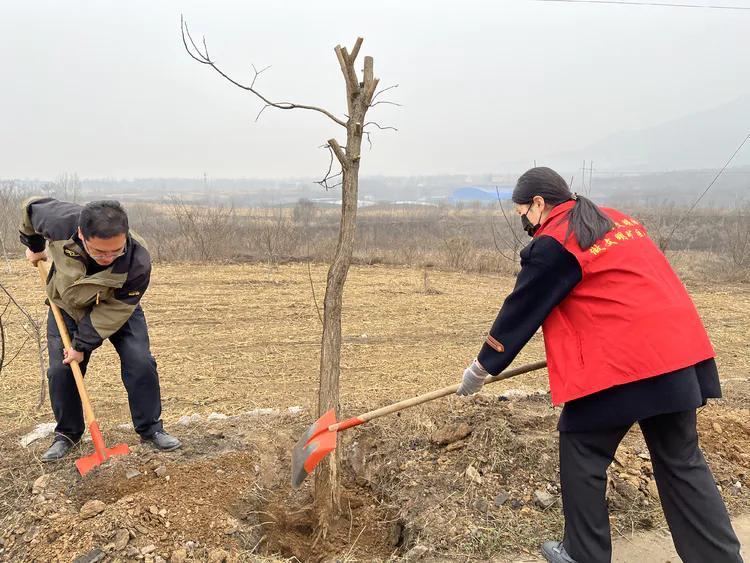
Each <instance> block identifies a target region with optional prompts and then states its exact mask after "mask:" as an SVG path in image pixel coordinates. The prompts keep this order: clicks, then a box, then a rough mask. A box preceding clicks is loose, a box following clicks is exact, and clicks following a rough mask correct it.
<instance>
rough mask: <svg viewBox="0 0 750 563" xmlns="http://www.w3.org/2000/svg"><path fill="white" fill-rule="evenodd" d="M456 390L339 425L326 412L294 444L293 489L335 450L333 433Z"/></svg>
mask: <svg viewBox="0 0 750 563" xmlns="http://www.w3.org/2000/svg"><path fill="white" fill-rule="evenodd" d="M545 367H547V362H545V361H542V362H534V363H533V364H526V365H523V366H520V367H517V368H514V369H509V370H506V371H504V372H502V373H499V374H498V375H490V376H488V377H487V379H485V380H484V384H485V385H486V384H488V383H494V382H495V381H500V380H503V379H508V378H509V377H513V376H514V375H520V374H522V373H528V372H530V371H535V370H538V369H543V368H545ZM457 390H458V384H456V385H451V386H449V387H443V388H442V389H437V390H435V391H431V392H429V393H425V394H424V395H419V396H418V397H413V398H411V399H405V400H403V401H399V402H398V403H393V404H392V405H388V406H386V407H382V408H380V409H377V410H374V411H370V412H366V413H365V414H361V415H359V416H355V417H352V418H349V419H347V420H344V421H342V422H336V413H335V412H334V410H333V409H331V410H329V411H328V412H326V413H325V414H324V415H323V416H321V417H320V418H319V419H318V420H316V421H315V422H314V423H313V425H312V426H310V428H308V429H307V432H305V433H304V434H303V436H302V437H301V438H300V439H299V440H298V441H297V444H296V445H295V446H294V450H293V451H292V487H294V488H295V489H298V488H299V486H300V485H301V484H302V482H303V481H304V480H305V478H306V477H307V476H308V475H309V474H310V473H312V471H313V469H315V466H316V465H318V464H319V463H320V462H321V461H322V460H323V458H324V457H326V456H327V455H328V454H329V453H331V452H332V451H333V450H334V449H336V432H340V431H341V430H346V429H347V428H352V427H354V426H359V425H360V424H364V423H365V422H368V421H370V420H372V419H374V418H379V417H381V416H385V415H387V414H391V413H394V412H398V411H400V410H404V409H407V408H409V407H413V406H416V405H421V404H422V403H426V402H428V401H432V400H433V399H439V398H440V397H445V396H446V395H452V394H453V393H455V392H456V391H457Z"/></svg>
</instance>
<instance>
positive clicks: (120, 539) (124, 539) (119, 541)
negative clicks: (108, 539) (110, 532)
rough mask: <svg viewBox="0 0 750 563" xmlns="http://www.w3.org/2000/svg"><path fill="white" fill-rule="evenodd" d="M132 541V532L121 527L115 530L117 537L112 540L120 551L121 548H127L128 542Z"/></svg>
mask: <svg viewBox="0 0 750 563" xmlns="http://www.w3.org/2000/svg"><path fill="white" fill-rule="evenodd" d="M129 541H130V533H129V532H128V531H127V530H125V529H124V528H120V529H119V530H117V532H115V539H114V541H113V542H112V543H113V545H114V547H115V550H117V551H120V550H121V549H125V548H126V547H127V545H128V542H129Z"/></svg>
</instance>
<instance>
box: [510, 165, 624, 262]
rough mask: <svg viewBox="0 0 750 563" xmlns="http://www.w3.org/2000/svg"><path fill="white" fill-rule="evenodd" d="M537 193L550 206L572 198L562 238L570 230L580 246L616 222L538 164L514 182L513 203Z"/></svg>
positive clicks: (584, 245)
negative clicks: (572, 203) (571, 206)
mask: <svg viewBox="0 0 750 563" xmlns="http://www.w3.org/2000/svg"><path fill="white" fill-rule="evenodd" d="M537 195H538V196H541V197H542V198H544V201H545V203H547V204H549V205H552V206H553V207H555V206H557V205H560V204H561V203H564V202H566V201H570V200H571V199H572V200H575V205H574V206H573V209H571V210H570V212H569V215H568V231H567V233H566V234H565V240H566V241H567V239H568V237H569V236H570V234H571V233H573V234H574V235H575V237H576V240H577V241H578V245H579V246H580V247H581V249H582V250H586V249H588V248H590V247H591V246H592V245H593V244H594V243H595V242H596V241H597V240H599V239H600V238H602V237H603V236H604V235H605V234H607V232H609V231H610V230H611V229H613V228H614V226H615V224H614V222H612V219H610V218H609V217H607V216H606V215H605V214H604V213H603V212H602V210H601V209H599V207H598V206H597V205H596V204H595V203H594V202H593V201H591V200H590V199H588V198H586V197H583V196H580V195H577V194H574V193H572V192H571V191H570V188H568V184H567V183H566V182H565V180H564V179H563V177H562V176H560V175H559V174H558V173H557V172H555V171H554V170H552V169H551V168H547V167H545V166H539V167H536V168H532V169H531V170H528V171H527V172H525V173H524V174H523V175H522V176H521V177H520V178H519V179H518V182H517V183H516V187H515V189H514V190H513V196H512V199H513V202H514V203H518V204H527V203H531V202H532V200H533V199H534V196H537Z"/></svg>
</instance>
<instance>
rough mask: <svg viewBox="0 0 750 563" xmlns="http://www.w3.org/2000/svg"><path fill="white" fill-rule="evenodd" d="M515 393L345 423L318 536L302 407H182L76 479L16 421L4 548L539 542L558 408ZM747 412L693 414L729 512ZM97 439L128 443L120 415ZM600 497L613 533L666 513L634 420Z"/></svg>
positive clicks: (426, 553) (551, 527)
mask: <svg viewBox="0 0 750 563" xmlns="http://www.w3.org/2000/svg"><path fill="white" fill-rule="evenodd" d="M512 396H514V395H512ZM514 397H517V398H513V399H511V400H508V399H507V398H506V397H497V396H493V395H489V394H485V395H479V396H475V397H472V398H470V399H468V400H466V399H458V398H451V399H449V400H446V401H443V402H439V403H435V404H433V405H425V406H423V407H420V408H416V409H411V410H409V411H404V412H403V413H402V416H393V417H388V418H386V419H380V420H378V421H375V422H373V423H371V424H369V425H367V426H365V427H363V428H361V429H358V430H352V431H348V432H344V433H343V434H342V436H341V437H342V443H341V445H340V452H341V455H342V461H343V464H344V470H343V478H344V481H345V482H344V493H343V497H342V513H341V516H340V518H339V519H338V521H337V522H336V524H335V525H334V526H333V528H332V529H331V530H330V531H329V533H328V535H327V536H326V537H325V538H323V537H318V536H317V535H316V532H315V529H316V527H315V525H314V515H313V512H312V509H311V491H312V487H311V482H310V480H308V481H307V482H305V484H304V486H303V487H302V488H301V489H300V490H298V491H293V490H292V489H291V487H290V484H289V479H290V459H289V456H290V452H291V448H292V446H293V445H294V442H295V440H296V438H297V437H298V436H299V435H300V434H301V432H303V431H304V429H305V427H306V425H307V424H309V422H310V420H309V418H310V417H309V416H308V415H304V416H300V415H293V414H289V413H288V412H286V411H282V412H281V413H279V412H278V411H269V412H268V413H266V414H265V415H263V416H257V415H253V416H251V415H240V416H235V417H228V418H222V417H217V418H215V419H213V420H211V421H208V420H206V419H205V418H202V417H198V416H196V417H188V418H186V419H185V420H184V421H183V423H184V424H179V425H175V427H174V431H175V434H177V435H178V436H180V437H181V438H182V439H183V440H184V443H185V447H184V448H183V449H182V450H178V451H176V452H171V453H160V452H155V451H153V450H152V449H151V448H150V447H149V446H146V445H140V444H139V445H136V446H133V447H132V450H133V453H132V454H131V455H129V456H125V457H121V458H117V459H113V460H110V461H108V462H107V463H106V464H105V465H103V466H102V467H101V468H99V469H97V470H95V471H94V472H93V473H92V474H90V475H89V476H87V477H86V478H85V479H81V478H80V477H79V476H78V474H77V473H76V472H75V469H74V468H73V466H72V463H71V460H66V461H64V462H61V463H58V464H56V465H52V466H48V465H45V466H41V465H39V464H38V463H37V462H36V461H35V459H36V456H38V455H39V453H40V452H41V451H42V450H43V448H44V447H45V446H46V443H41V442H37V443H35V444H33V445H32V446H31V448H30V450H28V451H27V450H24V449H23V448H21V446H20V445H19V437H20V434H19V433H13V434H10V435H6V436H5V437H3V439H2V440H1V441H0V447H2V452H1V455H2V458H1V459H0V503H1V504H0V507H1V508H2V511H3V512H2V514H0V525H1V526H0V529H2V532H0V560H7V561H11V560H12V561H17V560H42V561H71V560H74V559H75V560H76V561H78V562H81V563H82V562H93V561H118V560H120V561H123V560H143V561H148V562H154V563H156V562H159V561H167V560H169V561H174V562H179V561H186V560H200V561H240V560H263V559H268V560H272V559H274V558H291V557H295V558H297V559H298V560H301V561H319V560H324V559H329V558H333V557H337V558H343V559H352V558H357V559H365V560H386V559H391V558H393V557H403V558H405V559H409V560H415V559H424V560H431V559H463V560H466V559H467V558H468V559H477V560H489V559H492V558H494V559H495V560H496V561H509V560H512V559H513V558H514V557H517V556H519V555H520V554H523V553H526V554H534V553H536V551H537V546H538V544H539V542H540V541H541V540H543V539H547V538H555V537H559V535H560V533H561V530H562V516H561V507H560V491H559V474H558V463H557V456H558V452H557V436H556V433H555V424H556V421H557V416H558V412H557V411H555V410H554V409H552V408H551V407H550V406H549V399H548V397H546V396H544V395H538V394H537V395H534V394H532V395H528V396H525V395H523V394H521V395H519V396H514ZM256 414H257V413H256ZM749 414H750V412H748V411H747V410H743V409H734V408H731V407H728V406H727V405H716V406H711V407H709V408H707V409H704V410H703V411H702V412H701V414H700V416H699V425H700V430H701V434H702V438H703V442H704V446H705V451H706V456H707V458H708V459H709V462H710V463H711V465H712V468H713V469H714V472H715V475H716V478H717V481H718V482H719V485H720V487H721V489H722V492H723V494H724V496H725V499H726V500H727V503H728V505H729V507H730V509H731V510H735V511H742V510H744V509H746V507H747V506H748V504H749V503H750V495H749V494H748V485H750V483H748V480H747V479H748V475H749V471H750V455H748V452H750V449H748V446H750V421H749V419H750V417H749V416H748V415H749ZM106 437H107V440H108V442H110V443H115V442H119V441H125V440H130V441H131V442H132V441H133V435H132V434H131V433H129V432H128V431H126V430H124V429H122V428H118V429H111V430H110V429H107V430H106ZM84 447H85V448H90V444H87V445H85V446H84ZM24 452H26V453H24ZM608 497H609V500H610V506H611V510H612V526H613V532H614V533H615V534H617V533H618V532H624V531H625V530H627V531H628V532H630V531H631V530H634V529H648V528H653V527H663V526H664V522H663V519H662V515H661V510H660V508H659V504H658V493H657V492H656V489H655V485H654V481H653V475H652V469H651V463H650V461H649V456H648V451H647V449H646V447H645V445H644V443H643V440H642V438H641V436H640V433H639V432H638V431H637V430H635V431H633V432H631V433H630V434H629V435H628V436H627V437H626V439H625V441H624V443H623V445H622V447H621V448H620V450H619V451H618V454H617V459H616V462H615V463H614V464H613V466H612V468H611V470H610V483H609V488H608Z"/></svg>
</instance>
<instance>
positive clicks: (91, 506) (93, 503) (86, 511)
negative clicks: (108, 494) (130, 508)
mask: <svg viewBox="0 0 750 563" xmlns="http://www.w3.org/2000/svg"><path fill="white" fill-rule="evenodd" d="M106 507H107V505H106V504H104V503H103V502H102V501H100V500H90V501H88V502H86V503H85V504H84V505H83V506H82V507H81V511H80V512H79V515H80V517H81V518H83V519H84V520H86V519H87V518H93V517H94V516H96V515H97V514H100V513H101V512H103V511H104V509H105V508H106Z"/></svg>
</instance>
